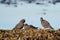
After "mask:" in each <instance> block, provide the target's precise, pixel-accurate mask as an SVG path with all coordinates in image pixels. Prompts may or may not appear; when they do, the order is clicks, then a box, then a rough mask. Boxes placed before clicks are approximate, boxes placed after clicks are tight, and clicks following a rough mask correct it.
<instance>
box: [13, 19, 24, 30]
mask: <svg viewBox="0 0 60 40" xmlns="http://www.w3.org/2000/svg"><path fill="white" fill-rule="evenodd" d="M24 23H25V19H21V20H20V22H19V23H18V24H17V25H16V26H15V28H13V29H22V28H23V26H24Z"/></svg>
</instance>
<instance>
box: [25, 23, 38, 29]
mask: <svg viewBox="0 0 60 40" xmlns="http://www.w3.org/2000/svg"><path fill="white" fill-rule="evenodd" d="M24 29H38V27H34V26H33V25H28V24H24Z"/></svg>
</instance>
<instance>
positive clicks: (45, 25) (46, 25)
mask: <svg viewBox="0 0 60 40" xmlns="http://www.w3.org/2000/svg"><path fill="white" fill-rule="evenodd" d="M40 21H41V24H42V26H43V27H44V28H50V29H53V28H52V26H51V25H50V23H49V22H48V21H46V20H44V19H43V17H41V18H40Z"/></svg>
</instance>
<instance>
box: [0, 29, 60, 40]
mask: <svg viewBox="0 0 60 40" xmlns="http://www.w3.org/2000/svg"><path fill="white" fill-rule="evenodd" d="M0 40H60V29H58V30H51V29H46V30H45V29H29V30H28V29H22V30H20V29H17V30H0Z"/></svg>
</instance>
